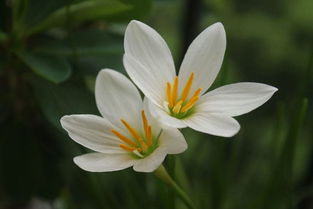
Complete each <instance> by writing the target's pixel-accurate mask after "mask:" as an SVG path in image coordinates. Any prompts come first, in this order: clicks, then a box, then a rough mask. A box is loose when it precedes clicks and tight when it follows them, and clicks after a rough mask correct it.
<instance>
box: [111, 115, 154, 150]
mask: <svg viewBox="0 0 313 209" xmlns="http://www.w3.org/2000/svg"><path fill="white" fill-rule="evenodd" d="M141 118H142V124H143V129H144V139H143V138H142V137H141V136H140V134H139V133H138V132H137V131H136V130H135V129H134V128H133V127H132V126H131V125H130V124H129V123H128V122H127V121H125V120H123V119H121V122H122V123H123V125H124V126H125V128H126V129H127V131H128V132H129V134H130V135H131V136H132V138H133V140H132V139H130V138H128V137H127V136H125V135H123V134H121V133H120V132H118V131H116V130H114V129H112V130H111V132H112V133H113V134H114V135H115V136H117V137H118V138H119V139H120V140H121V141H122V142H124V144H119V147H120V148H122V149H124V150H126V151H129V152H133V151H135V150H137V151H138V152H139V153H142V152H143V153H146V152H147V151H148V149H149V147H150V146H151V145H152V144H153V139H152V132H151V126H150V125H149V123H148V120H147V117H146V115H145V112H144V110H142V111H141Z"/></svg>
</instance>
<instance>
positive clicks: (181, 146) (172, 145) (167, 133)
mask: <svg viewBox="0 0 313 209" xmlns="http://www.w3.org/2000/svg"><path fill="white" fill-rule="evenodd" d="M159 144H160V145H159V146H160V147H165V148H166V150H167V153H168V154H178V153H182V152H184V151H185V150H186V149H187V147H188V145H187V143H186V140H185V137H184V135H183V134H182V133H181V132H180V131H179V130H177V129H176V128H170V129H163V132H162V134H161V136H160V138H159Z"/></svg>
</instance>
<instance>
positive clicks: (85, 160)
mask: <svg viewBox="0 0 313 209" xmlns="http://www.w3.org/2000/svg"><path fill="white" fill-rule="evenodd" d="M74 162H75V164H76V165H78V166H79V167H80V168H81V169H83V170H85V171H90V172H107V171H118V170H122V169H125V168H128V167H131V166H132V165H133V164H134V163H135V160H134V159H133V158H132V157H131V155H129V154H103V153H89V154H85V155H80V156H77V157H75V158H74Z"/></svg>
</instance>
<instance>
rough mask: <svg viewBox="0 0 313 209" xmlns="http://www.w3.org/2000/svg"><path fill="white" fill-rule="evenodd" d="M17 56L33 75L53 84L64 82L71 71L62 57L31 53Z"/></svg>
mask: <svg viewBox="0 0 313 209" xmlns="http://www.w3.org/2000/svg"><path fill="white" fill-rule="evenodd" d="M18 56H19V58H20V59H21V60H22V61H23V62H24V63H25V64H26V65H27V66H28V67H29V68H30V69H32V70H33V71H34V73H36V74H38V75H40V76H42V77H44V78H46V79H47V80H49V81H52V82H54V83H60V82H62V81H65V80H66V79H67V78H69V76H70V74H71V71H72V69H71V66H70V64H69V63H68V61H67V60H66V59H65V58H64V57H60V56H56V55H45V54H39V53H31V52H19V53H18Z"/></svg>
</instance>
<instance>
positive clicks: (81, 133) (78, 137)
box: [61, 115, 125, 153]
mask: <svg viewBox="0 0 313 209" xmlns="http://www.w3.org/2000/svg"><path fill="white" fill-rule="evenodd" d="M61 125H62V127H63V128H64V129H65V130H66V131H67V132H68V134H69V136H70V137H71V138H72V139H73V140H74V141H75V142H77V143H79V144H81V145H83V146H85V147H87V148H89V149H92V150H94V151H97V152H102V153H125V151H124V150H122V149H121V148H119V146H118V145H119V144H120V143H121V141H119V140H118V139H117V138H116V137H115V136H113V134H112V133H111V132H110V130H111V129H112V125H111V123H110V122H108V121H107V120H105V119H104V118H101V117H99V116H96V115H69V116H63V117H62V118H61Z"/></svg>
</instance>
